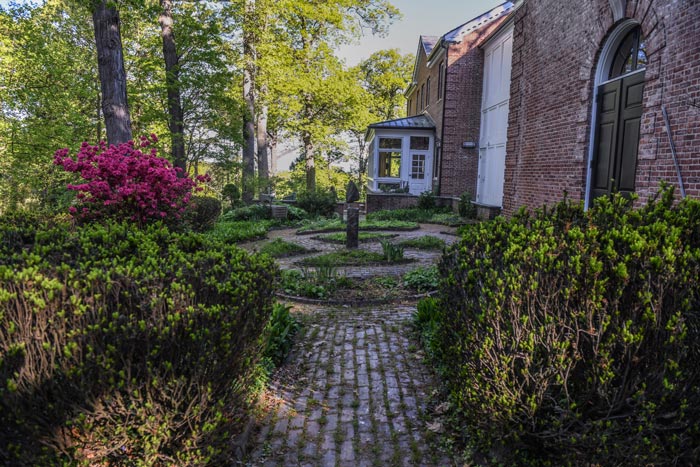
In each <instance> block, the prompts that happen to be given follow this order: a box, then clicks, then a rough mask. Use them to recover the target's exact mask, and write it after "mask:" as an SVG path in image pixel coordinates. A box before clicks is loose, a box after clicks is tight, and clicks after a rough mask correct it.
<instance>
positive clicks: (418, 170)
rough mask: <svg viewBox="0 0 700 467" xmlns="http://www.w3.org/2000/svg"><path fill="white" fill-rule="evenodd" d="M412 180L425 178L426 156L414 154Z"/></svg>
mask: <svg viewBox="0 0 700 467" xmlns="http://www.w3.org/2000/svg"><path fill="white" fill-rule="evenodd" d="M411 178H413V179H418V180H422V179H424V178H425V154H414V155H413V157H412V159H411Z"/></svg>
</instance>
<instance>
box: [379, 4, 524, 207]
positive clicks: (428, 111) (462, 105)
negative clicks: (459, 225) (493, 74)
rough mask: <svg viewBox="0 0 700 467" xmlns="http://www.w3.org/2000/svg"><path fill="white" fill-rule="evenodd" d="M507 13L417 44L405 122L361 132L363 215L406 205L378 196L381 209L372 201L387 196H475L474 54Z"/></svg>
mask: <svg viewBox="0 0 700 467" xmlns="http://www.w3.org/2000/svg"><path fill="white" fill-rule="evenodd" d="M513 8H514V6H513V3H511V2H506V3H503V4H502V5H500V6H498V7H496V8H494V9H492V10H490V11H488V12H486V13H484V14H483V15H480V16H479V17H477V18H474V19H473V20H471V21H468V22H466V23H464V24H462V25H461V26H459V27H457V28H455V29H453V30H451V31H449V32H447V33H446V34H444V35H442V36H440V37H436V36H420V38H419V41H418V50H417V53H416V62H415V65H414V70H413V80H412V83H411V85H410V86H409V88H408V89H407V90H406V93H405V95H406V101H407V103H406V105H407V115H408V116H409V117H408V118H405V119H398V120H393V121H388V122H378V123H375V124H372V125H370V127H369V129H368V132H367V135H368V140H369V141H370V161H369V163H368V167H369V174H368V192H369V197H368V209H369V210H372V209H373V207H372V206H374V205H377V207H375V208H376V209H379V208H387V207H398V206H405V205H410V204H411V200H410V199H400V198H401V197H400V196H398V197H397V196H393V197H389V196H383V197H382V200H381V203H380V202H379V201H377V198H376V196H374V197H373V195H378V194H379V193H381V192H387V191H392V192H396V191H408V194H410V195H414V196H415V195H417V194H419V193H421V192H423V191H427V190H432V191H433V192H435V193H437V194H439V195H441V196H443V197H447V198H450V197H459V195H461V194H462V193H464V192H469V193H471V194H472V195H474V194H475V193H476V189H477V173H478V171H477V169H478V160H479V146H478V141H479V131H480V119H481V109H482V87H483V83H482V77H483V69H484V51H483V50H482V49H481V48H480V47H481V46H483V45H484V43H485V41H486V39H488V38H489V37H491V33H492V32H494V31H495V30H496V29H497V28H498V27H499V25H501V23H502V22H503V21H504V20H505V19H506V18H507V17H508V14H509V13H510V12H511V11H512V10H513ZM416 131H418V132H419V133H420V135H418V134H417V133H416ZM421 136H422V137H429V139H428V140H424V139H419V138H420V137H421ZM377 203H380V204H377Z"/></svg>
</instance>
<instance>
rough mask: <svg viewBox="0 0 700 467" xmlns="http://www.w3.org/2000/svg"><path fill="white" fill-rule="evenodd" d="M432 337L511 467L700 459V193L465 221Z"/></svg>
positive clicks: (457, 398)
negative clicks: (631, 204)
mask: <svg viewBox="0 0 700 467" xmlns="http://www.w3.org/2000/svg"><path fill="white" fill-rule="evenodd" d="M440 273H441V276H442V278H443V279H442V283H441V284H442V285H441V295H440V296H441V304H440V308H441V311H440V316H439V320H440V323H441V325H439V326H438V327H437V329H438V332H437V333H436V334H435V335H434V340H433V343H432V344H433V346H434V347H435V348H436V349H438V352H437V354H438V355H440V356H441V364H440V365H438V366H439V367H441V368H442V369H443V375H444V378H445V380H446V382H447V385H448V387H449V389H450V392H451V397H452V400H453V402H454V404H455V406H456V407H457V408H458V412H459V414H461V419H462V421H463V423H464V427H465V430H466V433H467V436H468V437H469V439H470V440H471V442H473V443H475V444H476V446H477V448H480V449H482V450H486V451H488V450H491V453H492V454H493V453H500V456H501V458H500V461H501V462H502V463H504V464H505V465H605V466H610V465H616V466H618V465H619V466H641V465H697V464H698V462H699V461H700V429H699V428H700V427H699V423H700V386H699V384H700V363H699V362H700V322H699V320H698V318H699V317H698V312H699V311H700V286H699V285H698V284H699V283H698V277H700V203H699V202H698V201H695V200H684V201H681V202H680V203H678V204H676V205H674V204H673V195H672V192H671V191H670V190H668V191H665V192H663V193H662V195H661V197H660V198H659V199H658V200H654V201H652V202H649V203H648V204H647V205H645V206H644V207H642V208H640V209H637V210H633V209H631V208H630V207H629V202H628V201H626V200H625V199H624V198H622V197H619V196H616V197H614V198H611V199H609V198H602V199H600V200H599V201H598V202H596V204H595V207H594V208H592V209H590V210H589V211H587V212H584V211H583V208H582V206H581V204H579V203H572V202H569V201H565V202H562V203H561V204H559V205H557V206H555V207H554V208H553V209H551V210H550V211H539V212H537V213H535V214H534V215H529V214H526V213H524V212H521V213H520V214H519V215H518V216H516V217H515V218H514V219H512V220H503V219H497V220H495V221H493V222H489V223H483V224H479V225H474V226H472V227H471V228H470V229H468V230H466V231H465V233H464V237H463V238H462V240H461V242H460V243H459V244H458V245H456V246H455V247H453V248H451V249H450V250H449V251H448V252H447V253H446V254H445V256H444V257H443V259H442V261H441V263H440Z"/></svg>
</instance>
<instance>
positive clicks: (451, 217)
mask: <svg viewBox="0 0 700 467" xmlns="http://www.w3.org/2000/svg"><path fill="white" fill-rule="evenodd" d="M367 220H368V221H369V220H372V221H378V220H400V221H409V222H421V223H427V224H444V225H459V224H461V223H463V220H462V219H461V218H460V217H459V216H458V215H456V214H455V213H453V212H452V211H451V210H450V209H449V208H435V209H420V208H406V209H392V210H386V211H375V212H371V213H369V214H367Z"/></svg>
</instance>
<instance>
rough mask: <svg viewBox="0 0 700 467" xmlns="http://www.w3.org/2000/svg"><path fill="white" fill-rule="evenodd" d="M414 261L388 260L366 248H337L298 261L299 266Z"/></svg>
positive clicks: (385, 264)
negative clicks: (337, 249)
mask: <svg viewBox="0 0 700 467" xmlns="http://www.w3.org/2000/svg"><path fill="white" fill-rule="evenodd" d="M413 261H415V259H413V258H397V259H394V260H393V261H389V260H387V259H386V258H385V256H384V255H382V254H381V253H375V252H373V251H366V250H339V251H333V252H331V253H325V254H322V255H318V256H310V257H308V258H304V259H302V260H301V261H299V262H298V263H297V264H299V265H300V266H314V267H342V266H387V265H390V264H405V263H411V262H413Z"/></svg>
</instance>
